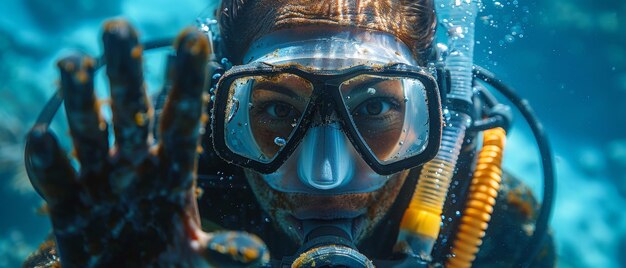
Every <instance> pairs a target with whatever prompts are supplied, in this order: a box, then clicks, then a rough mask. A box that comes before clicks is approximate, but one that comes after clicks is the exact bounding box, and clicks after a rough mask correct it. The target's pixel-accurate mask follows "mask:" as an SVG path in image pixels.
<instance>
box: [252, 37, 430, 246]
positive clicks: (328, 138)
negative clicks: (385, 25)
mask: <svg viewBox="0 0 626 268" xmlns="http://www.w3.org/2000/svg"><path fill="white" fill-rule="evenodd" d="M305 32H306V31H298V30H296V29H290V30H285V31H284V32H276V33H275V34H273V35H271V36H266V37H264V38H262V39H260V40H259V41H258V42H257V43H256V44H254V45H252V46H251V50H250V51H249V52H248V53H247V54H246V56H245V57H244V58H245V59H248V60H249V61H250V62H264V63H269V64H273V65H277V66H283V65H297V66H299V67H302V68H308V69H312V70H328V71H334V70H344V69H347V68H350V67H353V66H358V65H366V66H370V67H380V66H383V65H386V64H390V63H403V64H408V65H415V60H414V59H413V58H412V56H411V53H410V51H409V50H408V48H407V47H406V46H405V45H404V44H402V43H401V42H399V41H398V40H397V39H396V38H395V37H393V36H391V35H387V34H383V33H372V32H367V31H363V32H358V31H357V32H355V31H345V32H344V31H338V32H328V33H325V32H323V31H322V32H319V31H318V32H316V34H318V35H317V36H309V35H308V34H304V33H305ZM406 88H407V87H406V85H405V84H403V82H401V81H400V80H398V79H396V80H394V79H381V78H380V77H379V76H375V75H362V76H356V77H353V78H349V80H346V81H343V83H342V84H341V86H340V87H339V88H338V90H340V94H341V96H343V101H342V103H338V102H337V101H334V102H333V103H334V105H335V106H339V105H345V107H344V106H342V107H340V108H339V107H335V108H332V105H330V106H323V107H326V108H328V109H347V112H348V114H349V115H348V116H349V117H350V118H351V119H350V120H351V121H352V123H354V127H356V131H358V132H359V133H360V135H361V138H362V139H363V141H364V142H365V143H366V146H368V149H369V150H370V152H371V153H373V154H374V155H375V157H376V158H377V159H383V160H385V159H388V158H389V156H390V155H392V154H394V152H397V151H399V148H401V145H402V144H403V143H402V142H398V141H402V140H403V139H401V137H405V136H406V137H408V136H409V135H411V133H410V132H411V131H406V130H405V131H406V133H403V123H404V122H405V120H406V118H407V117H406V116H405V115H406V114H407V113H406V111H407V109H406V108H407V107H408V106H407V97H406V91H405V90H404V89H406ZM249 90H250V92H251V94H250V106H249V107H250V112H249V113H248V114H249V122H250V132H251V133H250V136H253V137H255V146H257V147H258V149H259V151H261V152H262V153H263V154H264V155H267V156H270V158H271V157H273V156H274V155H276V154H278V153H279V151H280V150H281V146H284V143H282V144H281V143H277V142H276V141H277V139H278V138H282V139H288V138H289V137H290V136H292V135H291V133H293V132H292V131H293V130H294V128H296V127H297V126H299V124H300V122H302V121H303V120H304V119H302V115H303V114H304V110H305V108H306V107H307V105H308V103H307V102H308V101H309V100H310V99H311V96H312V95H314V89H313V86H312V83H311V82H310V81H307V80H305V79H303V78H300V77H298V76H295V75H290V74H280V75H276V76H272V77H268V78H264V79H255V84H253V85H251V86H250V89H249ZM317 90H319V89H317ZM316 92H317V91H316ZM416 92H418V91H416ZM316 94H317V93H316ZM414 99H415V100H417V99H419V98H417V97H416V98H414ZM410 103H412V102H409V104H410ZM405 106H407V107H405ZM312 107H313V106H312ZM315 107H316V108H315V109H323V108H319V107H322V106H319V107H318V106H315ZM337 111H338V110H336V111H334V112H333V111H325V112H326V113H328V112H330V113H334V114H330V115H329V116H328V117H323V116H321V112H320V111H318V110H315V111H314V112H313V113H314V116H311V118H307V120H310V122H311V124H310V126H309V127H308V129H307V130H306V133H305V134H304V137H303V138H302V140H300V141H299V144H298V145H297V147H296V149H295V150H294V151H293V152H292V153H291V154H290V156H289V158H288V159H287V161H286V162H285V163H284V164H282V166H281V167H280V168H279V169H278V170H277V171H276V172H274V173H272V174H260V173H257V172H256V171H253V170H248V169H247V170H246V178H247V180H248V182H249V184H250V185H251V188H252V190H253V192H254V194H255V195H256V197H257V199H258V201H259V203H260V204H261V205H262V207H263V209H264V210H265V211H266V212H267V213H269V214H270V215H271V217H272V218H273V220H274V221H275V223H276V224H277V225H278V226H279V227H280V228H281V229H282V230H283V231H284V232H285V233H287V234H288V235H289V236H290V237H291V238H292V239H293V240H294V241H296V242H298V243H303V242H304V239H305V235H306V232H307V229H308V228H307V227H308V226H310V225H311V224H317V223H319V222H323V224H334V223H340V222H341V224H343V225H342V226H343V227H345V226H346V225H345V224H346V223H349V227H350V230H347V231H351V233H352V238H353V241H354V242H355V243H358V242H359V241H361V240H362V239H363V238H365V237H366V236H367V235H368V234H369V233H370V231H371V230H372V229H373V228H374V227H375V226H376V224H377V223H378V222H379V221H380V220H381V219H382V218H383V217H384V216H385V214H386V213H387V211H389V209H390V207H391V206H392V204H393V203H394V201H395V200H396V198H397V196H398V193H399V192H400V190H401V188H402V186H403V185H404V182H405V180H406V178H407V175H408V173H409V172H408V170H405V171H401V172H398V173H395V174H393V175H380V174H378V173H376V172H374V170H372V168H371V167H370V166H369V165H368V164H367V163H366V162H365V161H364V159H363V158H362V157H361V155H360V154H359V153H357V151H356V149H355V147H354V146H353V144H352V143H351V141H350V140H349V139H348V137H347V135H346V134H345V133H346V132H345V130H344V129H343V127H346V122H347V121H346V119H345V118H338V117H337V116H336V114H337ZM318 112H320V113H318ZM320 118H324V119H320ZM342 122H343V123H342ZM255 148H256V147H255ZM405 150H406V149H405ZM344 230H346V228H344Z"/></svg>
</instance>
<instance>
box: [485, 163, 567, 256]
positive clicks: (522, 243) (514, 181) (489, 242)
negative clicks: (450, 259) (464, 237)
mask: <svg viewBox="0 0 626 268" xmlns="http://www.w3.org/2000/svg"><path fill="white" fill-rule="evenodd" d="M538 209H539V204H538V202H537V200H536V199H535V197H534V195H533V192H532V191H531V189H530V188H529V187H528V186H527V185H525V184H524V183H523V182H522V181H521V180H519V179H518V178H515V177H513V176H512V175H510V174H509V173H506V172H505V174H504V175H503V178H502V185H501V187H500V190H499V192H498V198H497V202H496V205H495V207H494V211H493V214H492V218H491V222H490V223H489V228H487V231H486V234H485V239H483V245H482V246H481V247H480V251H479V252H478V255H477V256H476V257H477V258H476V260H475V261H474V266H475V267H512V266H514V264H515V263H516V262H517V261H518V260H519V259H520V258H521V255H522V251H523V250H524V248H525V247H526V246H527V244H528V243H529V240H530V237H531V235H532V234H533V231H534V227H535V221H536V218H537V214H538ZM534 246H537V247H543V249H542V250H541V252H540V253H539V255H538V256H537V257H536V258H535V260H534V261H533V264H532V265H531V266H532V267H555V265H556V253H555V247H554V241H553V238H552V235H551V234H550V235H549V237H548V238H547V239H546V241H545V242H544V244H543V245H534Z"/></svg>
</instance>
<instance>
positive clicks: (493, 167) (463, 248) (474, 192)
mask: <svg viewBox="0 0 626 268" xmlns="http://www.w3.org/2000/svg"><path fill="white" fill-rule="evenodd" d="M505 142H506V132H505V131H504V129H502V128H494V129H489V130H486V131H485V132H484V133H483V148H482V150H481V152H480V154H479V156H478V163H477V165H476V170H475V171H474V177H473V178H472V184H471V186H470V189H469V191H470V193H469V196H468V201H467V203H466V207H465V210H464V211H463V214H462V215H463V216H462V217H461V223H460V224H459V230H458V232H457V234H456V239H455V240H454V243H453V246H452V251H451V253H452V254H451V255H450V257H449V258H448V260H447V262H446V267H453V268H457V267H459V268H460V267H471V266H472V262H473V261H474V259H475V258H476V253H478V249H479V247H480V245H481V244H482V239H483V237H484V236H485V230H486V229H487V226H488V223H489V220H491V213H492V212H493V206H494V205H495V204H496V197H497V196H498V189H500V183H501V181H502V152H503V150H504V145H505Z"/></svg>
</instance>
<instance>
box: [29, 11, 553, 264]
mask: <svg viewBox="0 0 626 268" xmlns="http://www.w3.org/2000/svg"><path fill="white" fill-rule="evenodd" d="M449 2H450V3H449V4H446V5H447V8H448V9H447V10H446V5H444V4H442V5H439V4H437V5H435V3H434V2H433V1H431V0H422V1H402V0H389V1H358V0H348V1H300V0H281V1H267V0H256V1H254V0H223V2H222V4H221V8H220V9H218V12H217V13H218V14H217V17H216V18H217V19H216V20H201V21H200V25H199V27H198V29H196V28H191V29H187V30H185V31H183V32H182V33H181V34H180V35H179V36H178V37H177V38H176V40H175V43H174V44H175V45H174V47H175V53H173V55H171V56H170V57H169V58H168V64H167V70H166V73H167V75H166V82H165V85H164V87H163V90H162V92H161V94H160V96H159V97H158V98H157V99H156V101H155V107H151V105H150V104H149V103H150V101H149V100H148V97H147V96H146V93H145V88H144V82H143V70H142V53H143V50H147V49H150V48H154V47H160V46H163V44H165V43H168V42H167V41H169V40H166V41H165V42H161V41H157V42H152V43H150V42H148V43H143V44H142V43H140V42H139V41H138V36H137V33H136V31H135V30H134V29H133V28H132V27H131V26H130V25H129V24H128V23H126V22H125V21H123V20H112V21H109V22H107V23H106V24H105V25H104V33H103V43H104V55H103V56H102V57H101V58H100V59H94V58H91V57H89V56H87V55H84V54H81V53H76V54H73V55H70V56H68V57H66V58H64V59H62V60H60V61H59V63H58V66H59V70H60V73H61V80H60V90H59V91H58V92H57V94H56V95H55V96H53V98H52V99H51V101H50V102H49V103H48V105H47V106H46V107H45V108H44V110H43V112H42V113H41V116H40V118H39V119H38V120H37V123H36V124H35V126H34V127H33V129H32V131H31V132H30V133H29V135H28V137H27V148H26V156H25V157H26V165H27V170H28V174H29V178H30V180H31V182H32V184H33V186H34V187H35V189H36V190H37V191H38V193H39V194H40V195H41V196H42V197H43V198H44V199H45V201H46V203H47V207H48V211H49V214H50V218H51V221H52V225H53V233H52V235H51V237H50V238H49V239H48V240H47V241H46V242H44V243H43V244H42V246H41V247H40V249H39V250H38V251H37V252H35V253H33V254H32V255H31V256H30V257H29V258H28V259H27V260H26V262H25V263H24V266H25V267H58V266H57V265H59V264H62V265H63V267H111V266H114V267H117V266H124V267H153V266H155V267H170V266H171V267H198V266H207V265H209V266H215V267H431V266H432V267H440V266H446V267H470V266H472V265H475V266H477V267H511V266H532V267H553V266H554V265H555V253H554V246H553V242H552V239H551V236H550V235H549V234H547V218H548V216H549V214H550V205H551V198H552V197H551V195H550V193H551V191H552V190H551V189H550V188H546V189H544V198H543V200H542V201H543V204H542V205H541V208H539V204H538V203H537V201H535V199H534V197H533V194H532V192H531V191H530V190H529V188H528V187H526V186H525V185H523V183H522V182H521V181H519V180H517V179H516V178H513V177H511V176H510V175H508V174H506V173H504V172H503V171H502V169H501V162H502V153H503V150H504V146H505V138H506V131H507V130H508V128H509V126H510V125H511V120H512V116H511V111H510V109H509V108H508V106H506V105H504V104H501V103H499V102H498V100H497V99H496V98H495V97H494V96H493V95H492V94H491V93H490V91H489V89H488V88H487V85H488V86H491V87H493V88H496V89H498V90H503V94H504V95H505V96H508V97H509V98H510V99H511V100H512V102H513V103H514V104H516V105H517V104H519V103H521V102H520V99H516V97H515V95H511V94H512V93H510V92H509V91H506V90H507V89H508V87H507V86H506V85H504V84H502V83H501V82H500V81H499V80H498V79H496V78H495V77H494V76H493V74H491V73H489V72H488V71H487V70H484V69H482V68H480V67H478V66H473V63H472V50H473V42H474V41H473V20H472V19H471V17H472V16H473V18H475V16H476V13H478V10H477V9H476V5H477V3H476V2H475V1H456V3H454V2H453V1H449ZM472 8H473V9H472ZM435 10H437V15H438V16H439V18H438V19H439V21H445V25H444V26H445V27H446V28H447V29H448V38H449V42H448V45H449V46H446V45H441V44H439V45H435V42H434V40H433V39H434V36H435V28H436V27H435V26H436V25H437V18H436V16H435ZM442 17H443V19H445V20H442ZM463 23H467V24H468V25H469V26H467V25H462V24H463ZM470 24H471V25H470ZM104 65H106V74H107V76H108V78H109V82H110V89H111V110H112V124H111V125H112V127H113V133H114V136H115V144H114V145H112V146H111V145H110V144H109V134H108V128H109V124H108V123H107V122H106V121H104V120H103V119H102V115H101V112H100V104H101V103H100V102H98V101H97V100H96V98H95V95H94V91H93V80H94V74H95V71H96V70H97V69H98V68H99V67H100V66H104ZM479 80H480V81H479ZM507 92H508V93H507ZM507 94H508V95H507ZM61 101H64V105H65V109H66V113H67V118H68V122H69V126H70V134H71V136H72V141H73V145H74V150H75V151H74V153H73V154H74V156H75V157H76V159H77V160H78V162H79V163H80V169H79V171H76V170H75V169H74V166H73V165H72V163H71V161H70V159H69V158H68V157H67V155H66V153H65V152H64V151H63V149H62V148H61V147H60V145H59V143H58V142H57V140H56V138H55V137H54V135H53V134H52V132H51V130H49V128H48V125H49V123H50V121H51V120H52V117H53V116H54V113H55V112H56V110H57V109H58V106H59V105H60V103H61ZM206 106H208V109H206ZM526 106H527V105H526ZM526 106H523V105H522V106H521V108H520V109H521V111H522V113H523V114H524V116H525V117H527V119H528V118H530V119H529V122H530V123H531V128H533V130H537V131H538V133H539V134H541V132H540V131H541V127H540V125H538V124H537V123H536V122H535V121H534V118H533V117H532V113H531V111H529V110H528V107H526ZM540 136H541V135H540ZM544 142H545V141H544V140H539V141H538V143H539V145H540V150H541V151H542V153H543V152H545V146H544V145H545V143H544ZM548 153H549V151H548ZM550 159H551V157H550V156H549V155H548V156H547V157H544V162H542V163H543V164H544V169H549V168H551V166H550V165H549V164H550V162H545V161H551V160H550ZM546 164H548V166H546ZM551 172H552V170H547V171H546V173H544V174H548V175H549V174H550V173H551ZM548 178H549V180H548V182H550V183H552V178H551V177H549V176H548ZM547 185H548V186H549V187H551V186H550V184H547Z"/></svg>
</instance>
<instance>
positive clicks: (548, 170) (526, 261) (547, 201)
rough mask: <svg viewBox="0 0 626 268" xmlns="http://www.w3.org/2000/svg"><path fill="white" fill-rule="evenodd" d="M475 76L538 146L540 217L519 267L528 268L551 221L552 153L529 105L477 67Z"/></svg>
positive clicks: (552, 199) (552, 201) (553, 182)
mask: <svg viewBox="0 0 626 268" xmlns="http://www.w3.org/2000/svg"><path fill="white" fill-rule="evenodd" d="M473 73H474V75H475V76H476V77H477V78H479V79H481V80H483V81H485V82H486V83H487V84H489V85H491V86H492V87H493V88H495V89H496V90H498V91H499V92H500V93H501V94H502V95H504V96H505V97H506V98H508V99H509V100H510V101H511V103H513V104H514V105H515V106H516V107H517V109H519V111H520V112H521V113H522V116H524V118H525V119H526V121H527V122H528V125H529V126H530V129H531V130H532V132H533V135H534V137H535V140H536V141H537V146H538V147H539V154H540V155H541V165H542V167H543V199H542V202H541V208H540V209H539V215H538V216H537V221H536V223H535V231H534V232H533V235H532V236H531V237H530V241H529V242H528V245H527V246H526V248H525V249H524V251H523V252H522V255H521V256H520V260H519V262H518V263H521V264H522V267H529V266H530V265H531V264H532V262H533V261H534V260H535V257H537V255H538V254H539V252H540V250H541V249H542V248H543V247H542V246H543V244H544V242H545V239H546V237H547V233H548V221H549V220H550V214H551V212H552V206H553V203H554V184H555V174H554V162H553V160H552V150H551V149H550V146H549V143H548V138H547V136H546V133H545V130H544V128H543V126H542V125H541V123H540V122H539V120H538V119H537V117H536V116H535V113H534V111H533V110H532V108H531V107H530V105H529V104H528V102H527V101H526V100H524V99H522V98H520V97H519V96H518V95H517V94H516V93H515V91H514V90H513V89H512V88H511V87H509V86H507V85H506V84H504V83H502V81H500V80H499V79H498V78H496V76H495V75H494V74H493V73H491V72H490V71H488V70H486V69H485V68H482V67H480V66H476V65H475V66H474V71H473Z"/></svg>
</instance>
